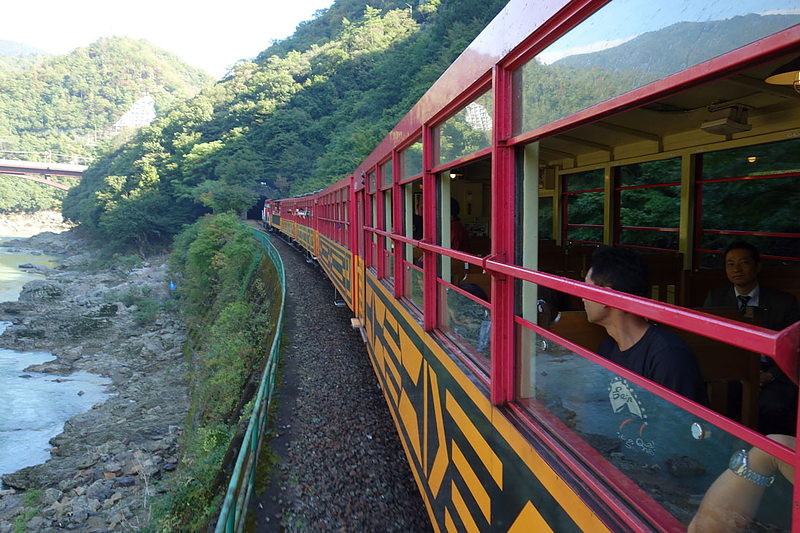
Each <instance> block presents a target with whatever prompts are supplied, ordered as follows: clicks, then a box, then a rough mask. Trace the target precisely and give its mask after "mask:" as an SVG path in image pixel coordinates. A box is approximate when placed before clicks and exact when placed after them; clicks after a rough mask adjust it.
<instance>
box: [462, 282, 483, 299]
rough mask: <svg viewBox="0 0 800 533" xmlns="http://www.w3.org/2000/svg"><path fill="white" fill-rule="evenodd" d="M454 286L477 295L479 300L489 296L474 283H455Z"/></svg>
mask: <svg viewBox="0 0 800 533" xmlns="http://www.w3.org/2000/svg"><path fill="white" fill-rule="evenodd" d="M456 287H458V288H459V289H461V290H463V291H465V292H468V293H470V294H471V295H473V296H477V297H478V298H480V299H481V300H486V301H488V300H489V298H488V297H487V296H486V291H484V290H483V289H482V288H481V286H480V285H478V284H476V283H464V284H463V285H456Z"/></svg>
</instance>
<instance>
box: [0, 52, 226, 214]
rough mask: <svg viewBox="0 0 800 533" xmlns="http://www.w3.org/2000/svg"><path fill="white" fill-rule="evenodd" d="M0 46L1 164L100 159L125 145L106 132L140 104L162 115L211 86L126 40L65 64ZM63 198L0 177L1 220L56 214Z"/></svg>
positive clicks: (172, 59)
mask: <svg viewBox="0 0 800 533" xmlns="http://www.w3.org/2000/svg"><path fill="white" fill-rule="evenodd" d="M2 44H3V48H2V54H3V55H2V56H0V150H2V151H3V153H0V158H7V159H31V160H43V159H42V156H41V155H37V154H36V153H41V152H46V151H50V152H52V153H55V154H64V155H65V156H66V158H71V157H72V156H78V157H87V158H96V157H99V156H100V154H102V153H104V152H107V151H108V149H109V146H113V145H119V144H120V143H122V142H123V140H124V139H129V138H130V136H131V135H130V133H127V134H126V133H125V132H123V133H121V134H118V133H116V132H114V131H112V129H111V127H112V126H113V125H114V123H115V122H116V121H117V120H119V118H120V117H121V116H122V115H123V114H124V113H125V112H126V111H128V109H129V108H130V106H131V104H132V103H133V102H135V101H136V100H137V99H139V98H140V97H142V96H144V95H149V96H151V97H153V98H154V99H155V102H156V110H157V112H160V113H163V112H166V111H167V110H169V109H170V108H172V107H174V106H175V105H176V104H177V103H178V102H182V101H185V100H187V99H189V98H191V97H192V96H194V95H196V94H197V93H199V91H200V89H201V88H202V87H203V86H206V85H209V84H210V83H211V81H212V80H211V77H210V76H209V75H208V74H206V73H204V72H202V71H200V70H197V69H195V68H193V67H190V66H188V65H187V64H186V63H184V62H183V61H181V60H180V59H179V58H178V57H177V56H175V55H173V54H170V53H167V52H164V51H163V50H160V49H158V48H156V47H154V46H152V45H150V44H149V43H147V42H146V41H137V40H133V39H129V38H120V37H115V38H109V39H101V40H99V41H97V42H96V43H94V44H92V45H91V46H89V47H87V48H78V49H76V50H74V51H73V52H71V53H70V54H67V55H63V56H47V55H41V54H32V52H35V50H34V49H31V48H29V47H25V46H24V45H19V44H18V43H11V42H10V41H3V42H2ZM14 152H23V153H20V154H15V153H14ZM24 152H33V154H31V153H24ZM54 160H55V161H56V162H59V159H58V158H54ZM81 161H83V160H81ZM60 162H67V160H63V161H60ZM62 181H63V180H62ZM69 184H70V185H73V183H69ZM64 197H65V193H64V192H62V191H59V190H57V189H54V188H52V187H47V186H44V185H39V184H36V183H33V182H23V181H22V180H19V179H16V178H8V177H2V176H0V212H8V211H36V210H40V209H49V208H58V207H60V205H61V201H62V200H63V198H64Z"/></svg>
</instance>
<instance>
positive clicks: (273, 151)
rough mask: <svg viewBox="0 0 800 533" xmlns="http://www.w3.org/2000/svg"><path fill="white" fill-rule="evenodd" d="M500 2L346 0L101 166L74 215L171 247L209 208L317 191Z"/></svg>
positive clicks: (406, 105) (69, 203) (119, 236)
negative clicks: (182, 230) (368, 1)
mask: <svg viewBox="0 0 800 533" xmlns="http://www.w3.org/2000/svg"><path fill="white" fill-rule="evenodd" d="M415 4H416V3H415ZM504 5H505V1H504V0H462V1H455V0H451V1H449V2H441V1H440V0H427V1H426V2H423V3H422V4H420V5H415V6H413V7H412V8H409V5H408V4H407V3H406V2H404V1H400V0H378V1H375V2H372V3H371V4H370V5H366V4H365V3H364V2H363V1H357V0H338V1H337V2H335V3H334V4H333V6H332V7H331V8H330V9H328V10H327V11H325V12H321V13H318V14H317V16H316V18H315V19H314V20H311V21H308V22H306V23H303V24H301V25H300V26H299V27H298V29H297V32H296V33H295V35H294V36H292V37H290V38H288V39H286V40H284V41H282V42H278V43H274V44H272V46H270V47H269V48H267V49H266V50H264V51H263V52H262V53H261V54H260V55H259V56H258V57H257V59H256V60H255V61H245V62H241V63H239V64H238V65H236V66H235V68H234V70H233V71H232V73H231V74H230V75H229V76H228V77H226V78H225V79H224V80H221V81H220V82H219V83H217V84H216V85H214V86H213V87H211V88H208V89H206V90H204V91H202V92H201V93H200V94H199V95H198V96H196V97H195V98H193V99H192V100H191V101H189V102H187V103H185V104H183V105H181V106H179V107H178V108H177V109H175V110H174V111H173V112H171V113H170V114H169V115H168V116H166V117H164V118H162V119H161V120H158V121H157V122H156V123H154V124H153V125H151V126H150V127H148V128H143V129H142V131H141V132H140V133H139V135H138V137H137V138H136V139H134V140H133V141H132V142H130V143H129V144H126V145H124V146H122V147H121V148H119V149H117V150H116V151H113V152H111V153H109V154H108V156H107V157H105V158H103V159H102V160H100V161H97V162H96V163H95V164H94V165H93V166H92V167H91V168H90V169H89V170H88V171H87V172H86V174H85V176H84V179H83V181H82V183H81V185H80V186H79V187H77V188H75V189H73V190H72V191H70V194H69V195H68V197H67V199H66V200H65V202H64V210H63V211H64V215H65V216H67V217H69V218H71V219H72V220H75V221H79V222H81V223H82V224H84V225H85V226H88V227H90V228H92V229H94V230H96V231H98V232H99V233H100V234H101V235H102V236H103V237H104V238H106V239H108V240H112V241H115V242H120V243H126V244H135V245H137V246H140V247H147V246H149V245H153V244H158V243H163V242H166V241H167V237H169V236H171V235H172V234H173V233H175V232H177V231H178V230H179V229H180V227H181V225H183V224H185V223H188V222H192V221H194V220H195V219H196V218H197V216H198V215H200V214H201V213H203V212H206V211H208V210H209V209H212V210H216V211H224V210H227V209H232V208H236V209H241V208H246V207H248V206H249V205H252V203H254V202H255V199H256V196H255V194H254V192H253V191H254V190H258V189H259V187H260V185H259V183H260V182H264V183H266V186H264V187H261V189H260V191H261V192H262V193H273V194H274V193H277V194H288V193H299V192H305V191H310V190H315V189H319V188H321V187H324V186H326V185H328V184H330V183H333V182H334V181H336V180H338V179H340V178H341V177H343V176H345V175H347V174H348V173H349V172H352V170H353V168H355V166H356V165H357V164H358V163H359V162H360V161H361V160H363V158H364V157H366V156H367V155H368V154H369V153H370V152H371V151H372V150H373V149H374V148H375V146H377V144H378V142H379V141H380V140H381V139H382V138H383V137H384V136H385V135H386V133H388V131H389V130H390V129H391V128H392V127H394V125H395V124H396V123H397V121H398V120H399V119H400V118H402V117H403V115H405V113H407V112H408V110H409V109H410V108H411V106H412V105H413V104H414V103H415V102H416V101H417V100H418V99H419V98H420V97H421V96H422V95H423V94H424V93H425V91H426V90H427V89H428V88H429V87H430V86H431V84H432V83H433V82H434V81H435V80H436V79H437V78H438V77H439V76H440V75H441V74H442V73H443V72H444V70H445V69H446V68H447V67H448V66H449V65H450V63H452V61H453V60H454V59H455V58H456V57H457V56H458V54H460V53H461V52H462V51H463V50H464V48H466V46H467V45H468V44H469V43H470V42H471V41H472V39H474V38H475V36H477V35H478V33H480V31H481V30H482V29H483V28H484V26H485V25H486V24H487V23H488V22H489V21H490V20H491V19H492V18H493V17H494V16H495V15H496V14H497V13H498V12H499V11H500V9H501V8H502V7H503V6H504Z"/></svg>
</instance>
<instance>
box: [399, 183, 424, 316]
mask: <svg viewBox="0 0 800 533" xmlns="http://www.w3.org/2000/svg"><path fill="white" fill-rule="evenodd" d="M402 191H403V197H402V204H403V230H402V232H403V235H404V236H405V237H408V238H409V239H414V240H421V239H422V180H421V179H417V180H414V181H412V182H409V183H406V184H405V185H403V186H402ZM421 258H422V250H420V249H419V248H418V247H416V246H413V245H411V244H403V295H404V296H405V297H406V298H407V299H408V300H409V301H411V302H413V303H414V304H415V305H416V306H417V307H418V308H419V309H417V311H418V312H419V313H421V310H422V304H423V301H424V292H423V284H422V270H421V269H420V268H419V266H418V264H417V263H418V262H419V261H420V260H421Z"/></svg>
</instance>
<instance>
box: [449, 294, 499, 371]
mask: <svg viewBox="0 0 800 533" xmlns="http://www.w3.org/2000/svg"><path fill="white" fill-rule="evenodd" d="M487 300H488V297H487V295H486V293H485V292H484V290H483V289H482V288H481V287H480V286H479V285H476V284H464V285H460V286H459V287H457V288H454V287H450V286H448V285H447V284H445V283H442V282H440V283H439V302H440V305H439V310H440V316H439V329H441V330H442V331H443V332H444V333H445V334H446V335H447V336H448V337H450V339H451V340H453V341H454V342H456V344H458V345H459V346H460V347H462V348H465V352H466V353H467V354H468V355H477V356H478V358H477V360H478V361H481V360H482V361H483V362H484V363H488V362H489V360H490V359H491V349H490V343H489V338H490V335H489V334H490V330H491V324H492V319H491V312H490V307H489V303H488V301H487Z"/></svg>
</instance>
